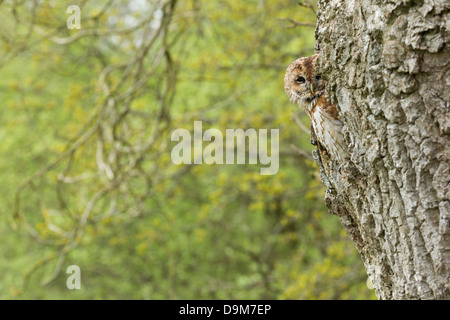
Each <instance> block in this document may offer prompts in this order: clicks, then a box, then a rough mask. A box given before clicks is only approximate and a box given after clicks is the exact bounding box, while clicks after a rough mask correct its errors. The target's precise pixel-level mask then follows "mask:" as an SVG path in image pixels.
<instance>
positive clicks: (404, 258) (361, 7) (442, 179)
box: [316, 0, 450, 299]
mask: <svg viewBox="0 0 450 320" xmlns="http://www.w3.org/2000/svg"><path fill="white" fill-rule="evenodd" d="M449 6H450V5H449V2H448V1H447V0H391V1H387V0H384V1H382V0H359V1H358V0H321V1H319V10H318V24H317V28H316V39H317V50H318V52H320V54H321V60H320V70H321V72H322V76H323V77H324V78H325V79H326V80H327V81H328V87H327V90H328V95H329V97H328V98H329V99H331V100H333V101H334V102H336V103H337V104H338V107H339V109H340V114H341V118H342V119H343V122H344V123H345V129H344V131H345V139H346V143H347V144H348V146H349V151H350V153H351V161H350V162H349V163H347V164H345V165H344V166H341V167H340V168H339V167H337V166H334V165H333V164H332V163H331V162H330V160H329V159H328V158H327V156H326V154H324V153H323V152H317V153H316V155H317V160H318V161H319V162H320V164H321V165H322V171H323V174H322V178H323V180H324V183H325V184H327V186H328V187H329V190H327V194H326V199H325V200H326V203H327V206H328V207H329V208H330V210H331V212H332V213H334V214H336V215H337V216H339V218H340V220H341V222H342V225H343V227H344V228H345V230H346V231H347V233H348V235H349V236H350V237H351V238H352V240H353V242H354V243H355V245H356V247H357V249H358V251H359V252H360V254H361V256H362V259H363V261H364V264H365V266H366V269H367V273H368V275H369V277H370V278H371V280H372V282H373V284H374V287H375V291H376V294H377V296H378V298H379V299H449V298H450V293H449V283H450V276H449V270H450V264H449V263H450V230H449V223H450V213H449V211H450V202H449V199H450V194H449V180H450V179H449V177H450V172H449V171H450V160H449V159H450V110H449V95H450V69H449V67H450V66H449V61H450V49H449V45H448V43H449V39H450V35H449V31H450V15H449Z"/></svg>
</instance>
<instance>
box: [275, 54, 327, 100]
mask: <svg viewBox="0 0 450 320" xmlns="http://www.w3.org/2000/svg"><path fill="white" fill-rule="evenodd" d="M318 58H319V55H318V54H315V55H313V56H311V57H307V58H300V59H297V60H295V61H294V62H292V63H291V64H290V65H289V67H288V69H287V70H286V75H285V77H284V90H285V91H286V94H287V95H288V96H289V97H290V99H291V101H293V102H295V103H297V104H299V105H301V106H303V107H304V108H306V109H308V108H309V106H310V105H311V102H313V101H314V100H316V99H317V98H319V97H320V96H321V95H323V93H324V91H325V83H326V82H325V81H324V80H322V78H321V76H320V75H317V74H316V72H315V70H316V62H317V59H318Z"/></svg>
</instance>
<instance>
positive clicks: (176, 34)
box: [0, 0, 375, 299]
mask: <svg viewBox="0 0 450 320" xmlns="http://www.w3.org/2000/svg"><path fill="white" fill-rule="evenodd" d="M303 2H304V3H305V5H304V6H301V5H299V1H298V0H297V1H287V0H285V1H279V0H250V1H240V0H226V1H202V0H190V1H188V0H186V1H164V0H154V1H138V0H136V1H125V0H120V1H119V0H114V1H100V0H99V1H92V0H91V1H60V0H58V1H51V0H46V1H40V2H35V1H29V2H26V1H25V2H23V1H14V0H9V1H8V0H6V1H4V2H3V3H2V4H1V5H0V21H1V22H0V23H1V27H2V30H3V31H2V37H1V47H0V50H1V51H2V53H1V58H0V101H1V104H2V106H1V108H0V139H1V142H2V143H1V144H0V171H1V177H2V183H1V185H0V188H1V189H0V208H1V215H0V219H1V222H2V223H1V225H0V228H1V229H0V232H1V242H0V254H1V256H2V259H1V260H0V274H1V275H2V276H1V281H0V298H1V299H374V298H375V295H374V293H373V291H372V290H370V289H368V287H367V285H366V280H367V276H366V274H365V270H364V267H363V265H362V262H361V260H360V258H359V256H358V254H357V252H356V250H355V248H354V246H353V244H352V243H351V242H350V241H349V239H348V238H347V236H346V235H345V232H344V231H343V230H342V227H341V226H340V223H339V220H338V218H337V217H335V216H332V215H331V214H329V213H328V211H327V209H326V207H325V205H324V203H323V195H324V188H323V187H322V184H321V182H320V179H319V178H318V168H317V167H316V165H315V163H314V161H313V160H312V159H311V156H310V154H311V151H312V150H313V149H312V146H311V145H310V143H309V134H308V130H309V129H307V128H309V119H308V118H307V117H306V116H305V115H304V114H302V113H301V112H300V111H299V110H297V107H296V106H295V105H293V104H291V103H289V101H288V98H287V97H286V95H285V93H284V90H283V77H284V70H285V68H286V67H287V65H289V63H290V62H291V61H293V60H295V59H296V58H297V57H299V56H308V55H311V54H313V52H314V27H311V26H297V27H293V24H295V22H293V21H292V20H291V21H289V20H287V18H289V19H293V20H295V21H297V22H302V23H305V24H312V25H314V24H315V14H314V12H313V11H314V7H311V8H308V2H307V1H303ZM71 4H77V5H79V6H80V7H81V29H80V30H69V29H68V28H67V26H66V20H67V18H68V17H69V16H70V13H67V12H66V9H67V7H68V6H69V5H71ZM314 4H315V3H314ZM195 120H202V121H203V124H204V128H203V129H204V130H205V129H207V128H217V129H219V130H221V131H223V132H225V129H227V128H242V129H244V130H245V129H248V128H256V129H262V128H267V129H272V128H273V129H279V130H280V170H279V172H278V174H276V175H273V176H262V175H260V172H259V169H260V166H259V165H212V166H211V165H195V166H187V165H185V166H183V165H180V166H175V165H173V164H172V163H171V160H170V151H171V148H172V147H173V145H174V143H173V142H171V141H170V134H171V132H172V131H173V130H174V129H177V128H186V129H188V130H190V131H192V130H193V122H194V121H195ZM36 173H38V174H37V175H36ZM33 175H34V176H33ZM69 265H78V266H80V268H81V285H82V289H81V290H69V289H67V287H66V279H67V277H68V274H66V268H67V267H68V266H69Z"/></svg>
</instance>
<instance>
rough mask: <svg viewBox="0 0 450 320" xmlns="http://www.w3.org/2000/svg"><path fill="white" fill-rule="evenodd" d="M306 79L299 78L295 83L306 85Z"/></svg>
mask: <svg viewBox="0 0 450 320" xmlns="http://www.w3.org/2000/svg"><path fill="white" fill-rule="evenodd" d="M305 81H306V80H305V78H303V77H298V78H297V79H295V82H297V83H305Z"/></svg>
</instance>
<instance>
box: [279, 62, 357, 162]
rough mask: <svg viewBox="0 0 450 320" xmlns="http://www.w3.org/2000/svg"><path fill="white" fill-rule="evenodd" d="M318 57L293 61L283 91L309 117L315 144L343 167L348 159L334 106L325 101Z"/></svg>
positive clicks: (323, 81)
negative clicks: (318, 71) (317, 66)
mask: <svg viewBox="0 0 450 320" xmlns="http://www.w3.org/2000/svg"><path fill="white" fill-rule="evenodd" d="M318 58H319V55H318V54H315V55H313V56H311V57H306V58H300V59H297V60H295V61H294V62H292V63H291V64H290V65H289V67H288V68H287V70H286V75H285V77H284V90H285V91H286V94H287V95H288V96H289V98H290V99H291V101H292V102H295V103H297V104H298V105H299V107H301V108H302V109H303V110H304V111H305V112H306V113H307V114H308V115H309V117H310V118H311V123H312V129H313V130H314V133H315V136H316V138H317V142H318V143H319V144H320V146H321V147H322V148H324V149H325V150H326V151H327V153H328V155H329V156H330V157H331V159H332V160H336V161H337V162H338V163H340V164H343V162H344V161H345V159H347V158H348V152H347V148H346V145H345V142H344V137H343V133H342V128H343V126H344V124H343V123H342V121H341V119H340V118H339V112H338V110H337V107H336V105H334V104H331V103H330V102H329V101H328V100H327V99H326V98H325V95H324V93H325V83H326V82H325V80H323V79H322V77H321V76H320V75H317V74H316V63H317V60H318Z"/></svg>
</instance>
